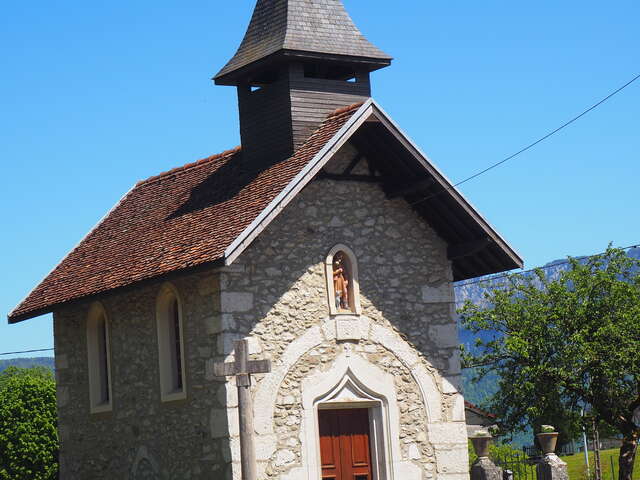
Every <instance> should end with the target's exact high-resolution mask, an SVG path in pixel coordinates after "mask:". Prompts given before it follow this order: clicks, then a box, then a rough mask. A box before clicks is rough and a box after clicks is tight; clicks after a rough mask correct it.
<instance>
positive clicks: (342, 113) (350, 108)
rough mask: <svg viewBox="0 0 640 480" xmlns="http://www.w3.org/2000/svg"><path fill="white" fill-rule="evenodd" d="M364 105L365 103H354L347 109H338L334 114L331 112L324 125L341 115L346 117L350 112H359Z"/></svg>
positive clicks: (346, 107)
mask: <svg viewBox="0 0 640 480" xmlns="http://www.w3.org/2000/svg"><path fill="white" fill-rule="evenodd" d="M364 103H365V102H356V103H352V104H351V105H347V106H345V107H340V108H337V109H335V110H334V111H333V112H331V113H330V114H329V115H327V118H325V119H324V120H323V123H324V122H326V121H327V120H329V119H331V118H335V117H338V116H340V115H344V114H345V113H349V112H351V111H353V110H357V109H358V108H360V107H361V106H362V105H364Z"/></svg>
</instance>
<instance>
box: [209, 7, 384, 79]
mask: <svg viewBox="0 0 640 480" xmlns="http://www.w3.org/2000/svg"><path fill="white" fill-rule="evenodd" d="M283 50H291V51H298V52H309V53H320V54H331V55H344V56H349V57H361V58H370V59H378V60H381V61H385V62H387V64H388V62H389V61H391V57H390V56H389V55H387V54H386V53H384V52H383V51H382V50H380V49H379V48H377V47H376V46H375V45H373V44H371V43H370V42H369V41H368V40H367V39H366V38H365V37H364V35H362V33H361V32H360V30H358V28H357V27H356V26H355V24H354V23H353V20H351V17H350V16H349V14H348V13H347V11H346V10H345V8H344V5H343V4H342V1H341V0H258V3H257V5H256V8H255V10H254V12H253V16H252V18H251V22H250V23H249V27H248V28H247V32H246V34H245V37H244V39H243V40H242V43H241V44H240V47H239V48H238V51H237V52H236V54H235V55H234V57H233V58H232V59H231V60H230V61H229V63H227V65H225V67H224V68H223V69H222V70H221V71H220V72H219V73H218V74H217V75H216V79H217V78H219V77H223V76H225V75H227V74H229V73H231V72H233V71H235V70H238V69H241V68H243V67H245V66H247V65H249V64H251V63H254V62H256V61H259V60H262V59H263V58H266V57H268V56H269V55H272V54H274V53H276V52H279V51H283Z"/></svg>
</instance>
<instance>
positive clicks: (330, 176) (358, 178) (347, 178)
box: [318, 172, 382, 183]
mask: <svg viewBox="0 0 640 480" xmlns="http://www.w3.org/2000/svg"><path fill="white" fill-rule="evenodd" d="M318 178H323V179H325V180H337V181H339V182H366V183H380V182H382V177H373V176H371V175H354V174H350V175H343V174H340V173H326V172H320V174H319V175H318Z"/></svg>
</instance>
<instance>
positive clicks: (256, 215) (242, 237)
mask: <svg viewBox="0 0 640 480" xmlns="http://www.w3.org/2000/svg"><path fill="white" fill-rule="evenodd" d="M347 141H352V143H353V144H354V145H355V146H356V147H357V148H358V150H359V151H362V152H364V153H365V154H366V156H367V157H368V158H370V159H371V161H372V164H373V165H374V166H375V174H376V175H377V176H380V177H382V178H381V179H379V180H376V181H380V182H381V184H382V186H383V188H384V189H385V191H386V192H387V194H388V195H389V196H393V195H400V196H404V197H405V198H406V199H407V200H408V201H409V202H415V201H416V200H415V199H424V198H427V197H429V198H427V200H424V201H421V203H420V204H419V205H416V206H414V208H415V209H416V211H418V212H419V213H420V214H421V215H422V216H423V217H424V218H425V220H426V221H427V222H429V223H430V225H432V227H433V228H434V229H435V230H436V232H438V234H439V235H440V236H441V237H442V238H443V239H444V240H445V241H446V242H447V243H448V244H449V246H450V251H449V257H450V259H451V260H452V262H453V272H454V279H455V280H461V279H464V278H471V277H475V276H479V275H484V274H488V273H495V272H500V271H504V270H509V269H512V268H516V267H518V266H522V260H521V259H520V257H519V256H518V255H517V254H516V253H515V252H514V251H513V249H511V247H509V245H508V244H507V243H506V242H505V241H504V240H503V239H502V237H500V236H499V234H497V232H496V231H495V230H494V229H493V228H492V227H491V226H490V225H489V224H488V223H487V222H486V221H485V220H484V219H483V218H482V217H481V216H480V215H479V214H478V212H477V211H476V210H475V209H474V208H473V207H472V206H471V205H470V204H469V202H468V201H466V199H464V197H463V196H462V195H461V194H460V193H459V192H457V191H456V190H455V189H454V188H453V187H452V186H451V183H450V182H449V181H448V180H447V179H446V178H445V177H444V176H443V175H442V174H441V173H440V172H439V171H438V170H437V169H436V168H435V167H434V166H433V165H432V164H431V163H430V162H429V161H428V160H427V159H426V157H425V156H424V155H423V154H422V153H421V152H420V151H419V150H418V149H417V148H416V147H415V146H414V145H413V144H412V143H411V142H410V141H409V140H408V139H407V138H406V136H404V134H402V132H401V131H400V130H399V129H398V128H397V126H396V125H395V124H394V123H393V122H392V121H391V120H390V118H389V117H388V116H387V115H386V114H385V113H384V112H383V111H382V109H380V107H379V106H378V105H377V104H376V103H375V102H374V101H373V100H371V99H370V100H369V101H367V102H365V103H364V104H363V105H352V106H350V107H345V108H343V109H340V110H337V111H336V112H334V113H333V114H331V115H330V116H329V117H328V118H327V119H326V120H325V121H324V122H323V123H322V125H321V126H320V127H319V128H318V130H316V132H314V133H313V134H312V135H311V136H310V137H309V139H308V140H307V141H306V143H305V144H304V145H303V146H302V147H301V148H299V149H298V151H297V152H296V153H295V154H294V156H293V157H291V158H289V159H286V160H283V161H280V162H274V163H273V164H271V165H265V166H264V167H263V168H261V169H260V170H251V168H250V167H249V166H248V165H246V164H245V163H244V162H243V161H242V151H241V150H240V149H239V148H238V149H235V150H231V151H228V152H225V153H222V154H220V155H215V156H212V157H209V158H206V159H203V160H201V161H199V162H196V163H193V164H188V165H185V166H184V167H181V168H178V169H175V170H172V171H169V172H166V173H164V174H161V175H159V176H157V177H153V178H150V179H148V180H145V181H143V182H140V183H138V184H137V185H136V186H135V187H134V188H133V189H132V190H131V191H130V192H129V193H128V194H127V195H126V196H125V197H124V198H123V199H122V200H121V201H120V203H118V205H116V206H115V207H114V209H113V210H112V211H111V212H110V213H109V214H108V215H107V216H106V217H105V218H104V219H103V220H102V221H101V223H100V224H98V226H97V227H96V228H95V229H94V230H92V231H91V232H90V233H89V234H88V235H87V236H86V237H85V238H84V239H83V240H82V241H81V242H80V244H79V245H78V246H77V247H76V248H75V249H74V250H73V251H72V252H71V253H69V255H68V256H67V257H65V258H64V259H63V260H62V262H61V263H60V264H59V265H58V266H57V267H56V268H55V269H54V270H53V271H52V272H51V273H50V274H49V275H48V276H47V277H46V278H45V279H44V280H43V281H42V282H41V283H40V284H39V285H38V286H37V287H36V288H35V289H34V290H33V291H32V292H31V293H30V294H29V295H28V297H27V298H26V299H25V300H24V301H23V302H22V303H20V305H18V306H17V307H16V308H15V309H14V310H13V311H12V312H11V313H10V314H9V321H10V322H11V323H15V322H19V321H22V320H26V319H28V318H32V317H35V316H38V315H41V314H44V313H48V312H50V311H52V310H53V309H55V308H56V307H57V306H60V305H62V304H65V303H67V302H70V301H74V300H78V299H81V298H87V297H91V296H94V295H97V294H100V293H102V292H106V291H109V290H113V289H117V288H122V287H125V286H128V285H132V284H134V283H137V282H140V281H144V280H148V279H152V278H158V277H161V276H163V275H166V274H169V273H171V272H176V271H184V270H187V269H192V268H195V267H199V266H203V265H215V264H220V265H225V264H226V265H229V264H231V263H233V261H234V260H235V259H236V258H237V257H238V255H240V254H241V253H242V251H244V249H246V248H247V247H248V246H249V245H250V244H251V242H252V241H253V240H254V239H255V238H256V237H257V236H258V235H259V234H260V232H262V230H263V229H264V228H265V227H266V226H267V225H269V223H270V222H271V221H273V219H275V218H276V217H277V216H278V214H279V213H280V212H281V211H282V209H284V208H285V207H286V205H287V204H288V203H289V202H290V201H291V200H292V199H293V198H294V197H295V196H296V195H297V194H298V193H299V192H300V191H301V190H302V189H303V188H304V187H305V186H306V185H307V184H308V183H309V182H310V181H311V180H312V179H313V178H314V177H315V176H316V175H318V174H319V173H321V172H322V169H323V168H324V166H325V165H326V164H327V162H329V160H330V159H331V158H332V157H333V155H334V154H335V153H336V152H337V151H338V150H339V149H340V148H341V147H342V146H343V145H344V144H345V143H346V142H347ZM382 152H384V153H382ZM347 180H349V179H347ZM416 185H417V186H418V187H420V188H417V187H416ZM398 189H400V190H398ZM403 189H404V190H403ZM441 190H442V191H443V192H441V193H440V194H437V195H436V196H435V197H433V198H430V197H431V196H433V193H437V192H440V191H441Z"/></svg>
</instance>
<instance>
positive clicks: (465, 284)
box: [455, 243, 640, 288]
mask: <svg viewBox="0 0 640 480" xmlns="http://www.w3.org/2000/svg"><path fill="white" fill-rule="evenodd" d="M638 247H640V243H639V244H637V245H629V246H628V247H622V248H621V249H620V250H629V249H631V248H638ZM604 253H606V252H600V253H594V254H593V255H587V256H586V257H574V258H576V259H580V258H593V257H597V256H598V255H603V254H604ZM568 263H569V260H562V261H561V262H555V263H551V264H549V265H543V266H542V267H535V268H530V269H529V270H523V271H521V272H515V273H514V272H511V273H504V274H502V275H496V276H495V277H491V276H489V277H482V278H478V279H475V280H471V281H469V282H465V283H456V284H455V287H456V288H457V287H466V286H467V285H475V284H476V283H482V282H492V281H494V280H499V279H501V278H505V277H508V276H509V275H515V274H518V275H522V274H525V273H531V272H534V271H536V270H546V269H548V268H553V267H557V266H559V265H567V264H568Z"/></svg>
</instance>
